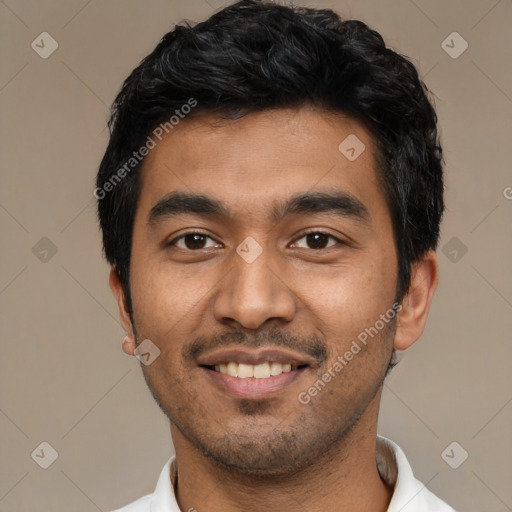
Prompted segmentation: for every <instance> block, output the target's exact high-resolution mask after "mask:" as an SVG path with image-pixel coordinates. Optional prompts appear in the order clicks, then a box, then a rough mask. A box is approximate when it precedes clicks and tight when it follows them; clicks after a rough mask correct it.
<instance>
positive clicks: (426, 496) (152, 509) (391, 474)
mask: <svg viewBox="0 0 512 512" xmlns="http://www.w3.org/2000/svg"><path fill="white" fill-rule="evenodd" d="M175 460H176V457H175V456H174V455H173V456H172V457H171V458H170V459H169V460H168V461H167V462H166V464H165V466H164V467H163V469H162V471H161V473H160V477H159V479H158V483H157V485H156V488H155V491H154V492H153V494H151V495H147V496H144V497H142V498H140V499H139V500H136V501H135V502H133V503H131V504H130V505H128V506H127V507H125V508H123V509H119V510H118V511H117V512H128V511H130V512H132V511H133V512H181V511H180V508H179V507H178V504H177V502H176V498H175V496H174V488H173V486H174V483H175V481H176V476H177V475H176V463H175ZM376 460H377V468H378V471H379V473H380V475H381V477H382V479H383V480H384V481H385V482H386V483H388V484H389V485H391V486H393V487H394V491H393V497H392V498H391V502H390V504H389V507H388V510H387V512H455V510H454V509H453V508H452V507H450V506H449V505H447V504H446V503H445V502H444V501H442V500H440V499H439V498H438V497H437V496H435V495H434V494H433V493H432V492H430V491H429V490H428V489H427V488H426V487H425V486H424V485H423V484H422V483H421V482H420V481H419V480H417V479H416V478H415V477H414V474H413V471H412V469H411V466H410V464H409V462H408V460H407V458H406V456H405V453H404V452H403V451H402V449H401V448H400V447H399V446H398V445H397V444H396V443H394V442H393V441H391V440H389V439H387V438H385V437H382V436H377V451H376ZM114 512H116V511H114Z"/></svg>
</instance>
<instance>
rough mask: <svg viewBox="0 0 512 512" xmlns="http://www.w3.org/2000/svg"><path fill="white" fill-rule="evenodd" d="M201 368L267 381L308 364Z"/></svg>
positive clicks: (226, 365)
mask: <svg viewBox="0 0 512 512" xmlns="http://www.w3.org/2000/svg"><path fill="white" fill-rule="evenodd" d="M201 366H202V367H203V368H207V369H208V370H212V371H215V372H218V373H222V374H224V375H229V376H230V377H238V378H239V379H268V378H271V377H277V376H278V375H281V374H282V373H290V372H292V371H295V370H301V369H303V368H306V367H307V366H309V365H308V364H300V365H296V364H292V363H278V362H274V361H269V362H266V363H261V364H254V365H253V364H245V363H237V362H235V361H230V362H227V363H223V364H216V365H214V366H207V365H201Z"/></svg>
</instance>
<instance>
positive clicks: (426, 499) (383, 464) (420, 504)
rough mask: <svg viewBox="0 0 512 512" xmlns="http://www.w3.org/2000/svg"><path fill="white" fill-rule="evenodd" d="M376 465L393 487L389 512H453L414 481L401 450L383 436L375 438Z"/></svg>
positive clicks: (422, 485) (420, 483) (421, 484)
mask: <svg viewBox="0 0 512 512" xmlns="http://www.w3.org/2000/svg"><path fill="white" fill-rule="evenodd" d="M377 464H378V467H379V473H380V474H381V477H382V478H383V479H384V480H385V481H386V482H387V483H388V484H390V485H392V486H393V487H394V492H393V497H392V498H391V503H390V504H389V508H388V512H398V511H400V512H455V510H454V509H453V508H452V507H450V505H448V504H447V503H445V502H444V501H442V500H441V499H440V498H439V497H437V496H436V495H435V494H434V493H432V492H431V491H429V490H428V489H427V487H426V486H425V485H424V484H423V483H422V482H420V481H419V480H417V479H416V478H415V476H414V473H413V470H412V468H411V466H410V464H409V461H408V460H407V457H406V456H405V453H404V451H403V450H402V449H401V448H400V447H399V446H398V445H397V444H396V443H394V442H393V441H391V440H390V439H387V438H385V437H382V436H377Z"/></svg>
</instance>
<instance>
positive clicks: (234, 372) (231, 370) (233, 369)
mask: <svg viewBox="0 0 512 512" xmlns="http://www.w3.org/2000/svg"><path fill="white" fill-rule="evenodd" d="M228 375H231V377H238V365H237V364H236V363H233V362H231V363H228Z"/></svg>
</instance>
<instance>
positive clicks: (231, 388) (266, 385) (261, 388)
mask: <svg viewBox="0 0 512 512" xmlns="http://www.w3.org/2000/svg"><path fill="white" fill-rule="evenodd" d="M201 369H202V370H204V371H205V373H206V375H207V377H209V378H210V379H211V380H212V381H213V383H214V384H215V385H216V386H217V387H219V388H220V389H221V390H222V391H224V392H225V393H227V394H229V395H231V396H233V397H235V398H253V399H258V398H268V397H271V396H274V395H277V394H278V393H279V392H281V391H282V390H283V389H285V388H286V386H289V385H290V384H291V383H292V382H293V381H294V380H295V379H297V378H298V377H299V376H300V375H301V374H302V373H303V372H304V371H305V370H306V368H301V369H298V370H292V371H291V372H283V373H281V375H274V376H271V377H268V378H266V379H255V378H254V377H250V378H247V379H240V378H238V377H232V376H231V375H227V374H225V373H220V372H216V371H214V370H210V369H209V368H204V367H201Z"/></svg>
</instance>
